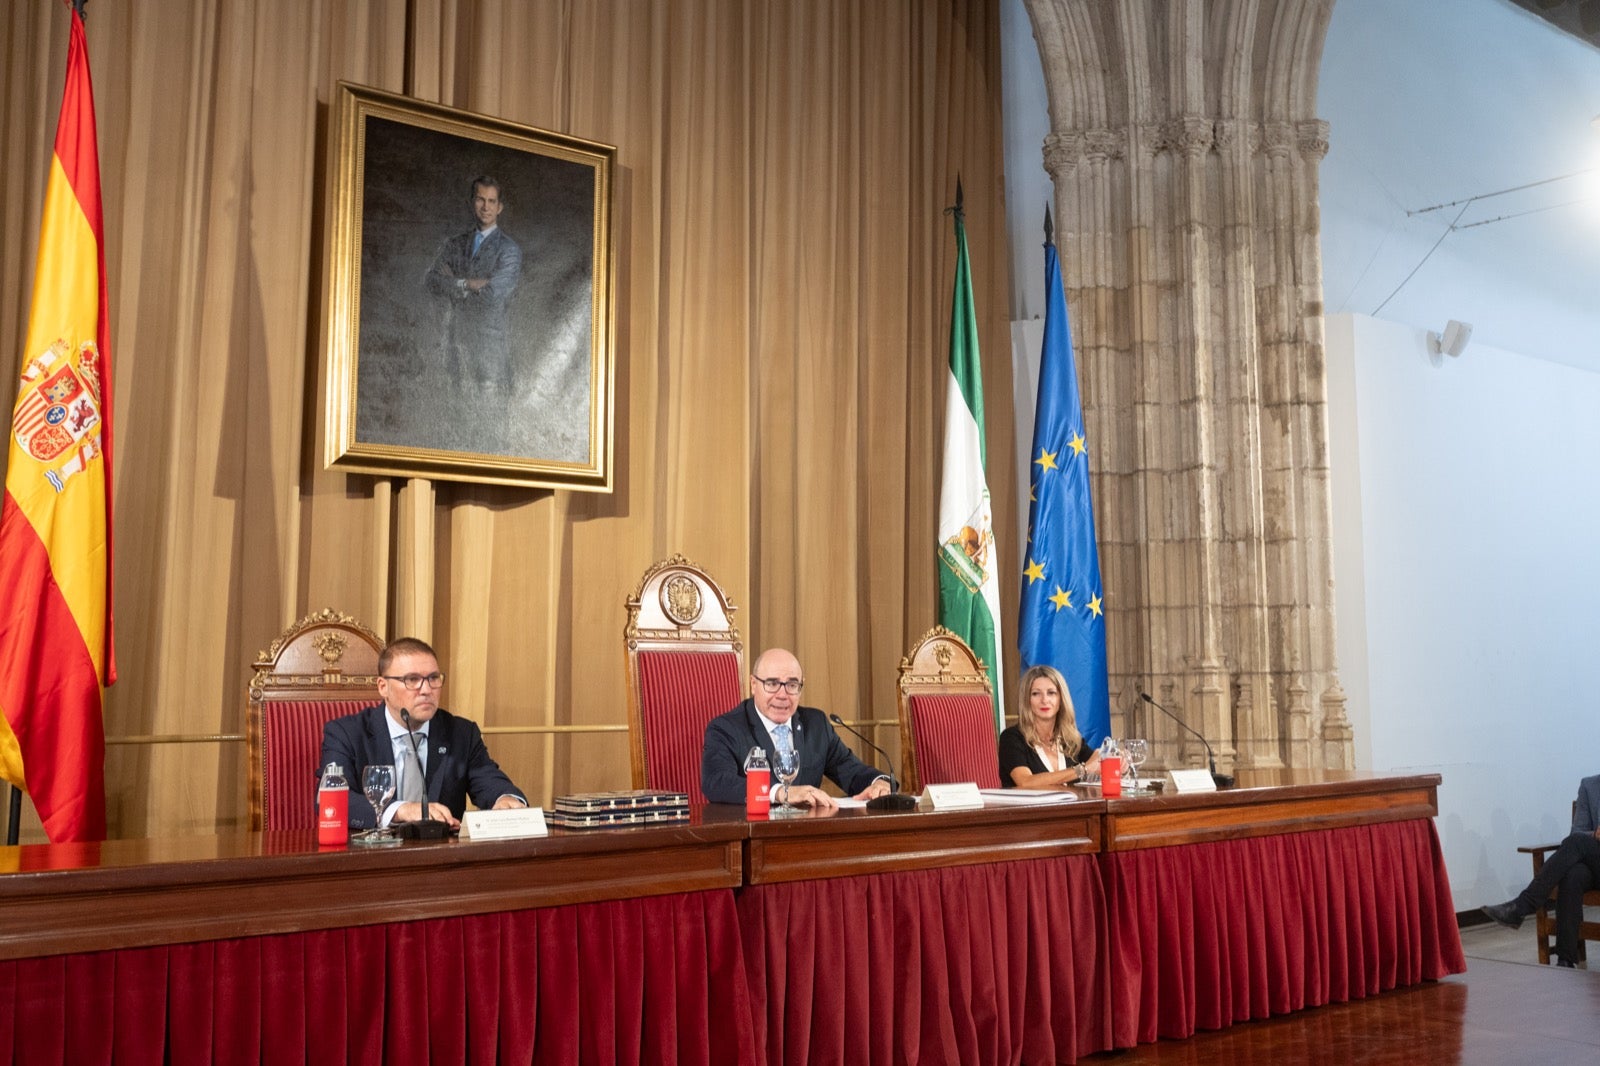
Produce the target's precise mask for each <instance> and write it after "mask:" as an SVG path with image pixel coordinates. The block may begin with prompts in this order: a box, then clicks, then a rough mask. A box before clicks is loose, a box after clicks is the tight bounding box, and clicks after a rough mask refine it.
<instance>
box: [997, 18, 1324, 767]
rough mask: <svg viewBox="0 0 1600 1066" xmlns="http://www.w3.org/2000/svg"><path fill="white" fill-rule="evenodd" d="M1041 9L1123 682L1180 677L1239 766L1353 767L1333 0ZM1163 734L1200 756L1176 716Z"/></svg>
mask: <svg viewBox="0 0 1600 1066" xmlns="http://www.w3.org/2000/svg"><path fill="white" fill-rule="evenodd" d="M1026 5H1027V9H1028V12H1029V15H1030V17H1031V18H1032V20H1033V24H1034V34H1035V39H1036V40H1037V41H1038V43H1039V48H1040V55H1041V58H1042V60H1043V65H1044V73H1045V84H1046V89H1047V93H1048V96H1049V101H1050V115H1051V130H1050V134H1049V136H1048V138H1047V139H1046V142H1045V144H1044V145H1043V151H1044V162H1045V168H1046V170H1047V171H1048V172H1049V173H1050V175H1051V176H1052V178H1053V179H1054V181H1055V216H1056V220H1057V234H1058V237H1057V243H1058V245H1059V246H1060V248H1061V262H1062V271H1063V276H1064V281H1065V283H1066V286H1067V300H1068V306H1069V310H1070V314H1071V317H1072V332H1073V338H1074V342H1075V345H1076V349H1077V354H1078V360H1079V375H1080V378H1081V385H1082V388H1083V395H1084V407H1085V412H1084V413H1085V422H1086V425H1087V426H1088V428H1089V432H1090V435H1091V438H1092V440H1093V441H1094V443H1093V444H1092V445H1091V469H1092V472H1093V479H1094V492H1095V504H1096V509H1097V511H1098V512H1099V514H1098V516H1097V517H1098V522H1097V525H1098V527H1099V530H1100V534H1101V537H1102V543H1101V547H1100V551H1101V560H1102V567H1103V569H1104V570H1105V572H1107V573H1108V574H1116V575H1119V578H1120V580H1121V581H1122V583H1123V584H1124V586H1125V587H1124V588H1122V589H1120V590H1119V599H1118V600H1117V601H1116V606H1115V607H1113V608H1112V609H1111V617H1110V620H1109V624H1108V626H1107V632H1108V636H1109V639H1110V646H1109V648H1108V652H1109V658H1110V668H1111V674H1112V677H1111V688H1112V689H1113V690H1114V691H1115V690H1121V689H1124V688H1126V687H1127V686H1128V685H1130V684H1135V683H1136V682H1137V681H1138V679H1141V678H1148V679H1151V680H1152V681H1154V682H1155V683H1156V684H1159V685H1163V686H1165V685H1168V684H1171V685H1172V686H1173V689H1174V699H1175V701H1176V703H1177V706H1176V707H1174V708H1173V709H1174V710H1177V711H1178V712H1179V713H1180V714H1182V715H1183V716H1184V717H1185V718H1186V719H1187V720H1188V721H1189V722H1190V724H1192V725H1194V726H1195V727H1196V728H1198V729H1200V730H1201V731H1202V732H1205V733H1206V734H1207V735H1208V736H1209V737H1211V738H1212V739H1213V741H1214V742H1217V743H1216V746H1217V748H1218V754H1219V757H1221V758H1222V760H1223V761H1224V762H1233V761H1235V760H1237V762H1238V763H1239V764H1240V765H1243V766H1259V767H1272V766H1277V765H1282V764H1283V763H1284V761H1286V760H1287V761H1289V762H1291V763H1292V764H1296V765H1299V764H1303V763H1307V762H1309V763H1310V764H1313V765H1321V764H1329V765H1333V764H1339V763H1343V764H1345V765H1348V764H1349V756H1348V754H1347V753H1348V752H1349V750H1350V747H1349V745H1350V740H1349V727H1348V722H1347V721H1344V720H1343V714H1344V711H1343V707H1344V702H1343V696H1342V692H1341V690H1340V689H1339V686H1338V678H1337V661H1336V658H1335V651H1334V633H1333V574H1332V553H1331V548H1330V526H1331V519H1330V507H1331V494H1330V490H1329V485H1328V458H1327V455H1328V453H1327V445H1328V442H1327V435H1326V428H1325V427H1326V404H1327V400H1326V395H1327V382H1326V378H1325V375H1324V370H1323V351H1322V305H1321V267H1320V257H1321V252H1320V247H1319V243H1318V241H1319V237H1318V233H1317V218H1318V215H1317V212H1316V200H1317V167H1318V165H1319V163H1320V160H1321V158H1322V155H1323V153H1324V152H1326V150H1327V140H1328V130H1327V124H1326V123H1324V122H1322V121H1321V120H1320V119H1318V118H1317V116H1316V114H1315V103H1316V86H1317V78H1318V68H1319V65H1320V62H1321V54H1322V45H1323V41H1324V40H1325V38H1326V33H1327V26H1328V21H1329V18H1330V16H1331V13H1332V6H1333V5H1332V0H1114V2H1113V0H1026ZM1235 677H1236V678H1238V684H1237V686H1236V685H1235V684H1234V683H1232V681H1231V679H1232V678H1235ZM1291 689H1293V690H1294V691H1291ZM1302 689H1303V691H1301V690H1302ZM1308 718H1309V720H1308ZM1314 738H1320V739H1321V741H1322V743H1321V744H1318V743H1314V742H1313V740H1314ZM1152 740H1154V741H1156V742H1157V750H1158V752H1159V751H1161V750H1162V745H1163V742H1164V743H1165V746H1166V751H1165V752H1163V754H1165V755H1167V756H1169V757H1170V758H1171V759H1173V760H1176V759H1179V758H1182V757H1183V756H1184V755H1186V754H1189V753H1186V752H1183V751H1182V750H1181V740H1180V738H1179V737H1178V736H1177V729H1176V726H1172V727H1171V735H1162V736H1157V737H1153V738H1152Z"/></svg>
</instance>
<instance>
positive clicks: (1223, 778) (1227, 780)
mask: <svg viewBox="0 0 1600 1066" xmlns="http://www.w3.org/2000/svg"><path fill="white" fill-rule="evenodd" d="M1211 780H1212V781H1214V782H1215V783H1216V786H1217V787H1218V788H1232V787H1233V775H1232V774H1219V773H1217V772H1216V771H1215V770H1213V771H1212V772H1211Z"/></svg>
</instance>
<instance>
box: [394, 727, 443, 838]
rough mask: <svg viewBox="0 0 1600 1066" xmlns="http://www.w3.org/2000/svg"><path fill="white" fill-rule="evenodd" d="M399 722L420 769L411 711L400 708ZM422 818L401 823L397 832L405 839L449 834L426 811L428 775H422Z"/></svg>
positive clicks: (419, 750) (420, 760)
mask: <svg viewBox="0 0 1600 1066" xmlns="http://www.w3.org/2000/svg"><path fill="white" fill-rule="evenodd" d="M400 722H401V724H402V725H404V726H405V727H406V735H407V736H408V737H410V739H411V753H412V754H413V755H415V756H416V757H417V769H418V770H421V769H422V748H421V746H420V745H421V742H420V741H418V740H417V727H416V726H414V725H412V724H411V712H410V711H409V710H407V709H406V708H404V707H402V708H400ZM420 806H421V807H422V818H421V820H420V821H415V822H411V823H410V824H409V825H407V824H402V825H401V826H400V827H399V829H398V830H397V832H398V833H399V834H400V835H401V836H403V837H405V838H406V839H407V840H443V839H444V838H445V837H447V836H449V835H450V827H449V826H448V825H445V824H444V823H443V822H441V821H438V820H436V819H435V818H433V817H432V816H431V815H430V814H429V813H428V777H427V774H423V777H422V803H421V804H420Z"/></svg>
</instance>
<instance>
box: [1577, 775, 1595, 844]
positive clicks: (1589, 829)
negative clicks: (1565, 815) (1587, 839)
mask: <svg viewBox="0 0 1600 1066" xmlns="http://www.w3.org/2000/svg"><path fill="white" fill-rule="evenodd" d="M1596 829H1600V774H1596V775H1595V776H1593V777H1586V778H1584V779H1583V780H1582V781H1580V782H1578V804H1577V806H1575V807H1573V808H1572V831H1573V832H1574V833H1587V834H1589V835H1590V836H1593V835H1594V831H1595V830H1596Z"/></svg>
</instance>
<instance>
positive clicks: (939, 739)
mask: <svg viewBox="0 0 1600 1066" xmlns="http://www.w3.org/2000/svg"><path fill="white" fill-rule="evenodd" d="M909 702H910V704H911V735H912V736H913V737H916V738H917V740H918V743H916V745H915V747H916V749H917V775H918V779H919V787H920V785H947V784H952V783H954V782H958V781H976V782H977V783H978V787H979V788H999V787H1000V753H999V750H998V744H999V741H998V739H997V735H996V733H995V731H994V699H993V698H992V697H990V696H989V695H988V694H987V693H982V694H971V693H969V694H965V695H961V694H957V695H942V696H936V695H931V694H930V695H922V696H911V697H910V700H909Z"/></svg>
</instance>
